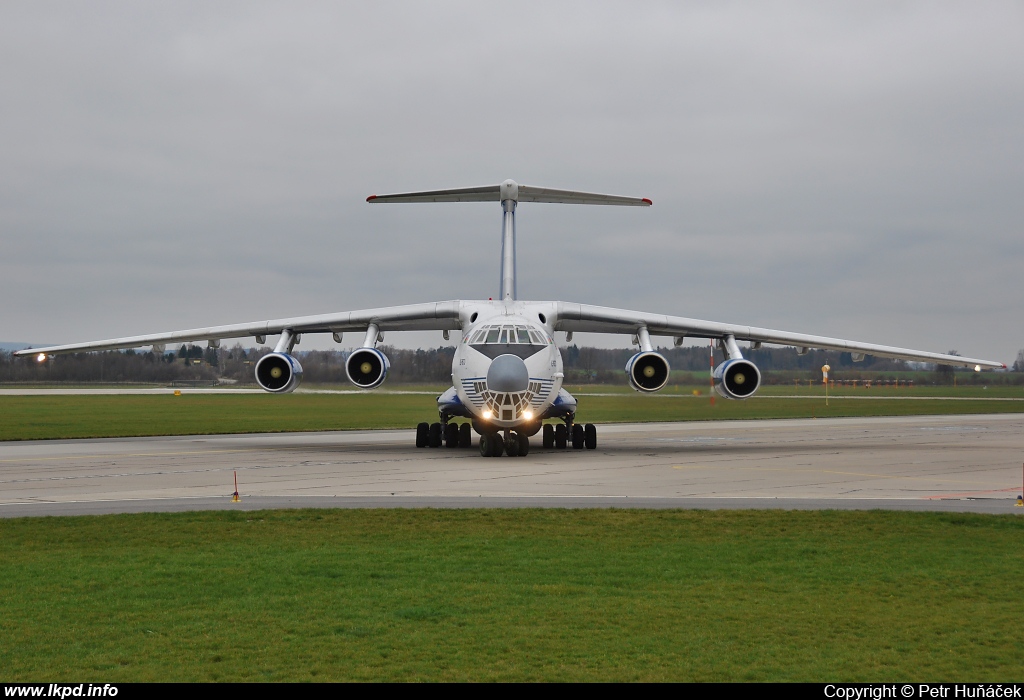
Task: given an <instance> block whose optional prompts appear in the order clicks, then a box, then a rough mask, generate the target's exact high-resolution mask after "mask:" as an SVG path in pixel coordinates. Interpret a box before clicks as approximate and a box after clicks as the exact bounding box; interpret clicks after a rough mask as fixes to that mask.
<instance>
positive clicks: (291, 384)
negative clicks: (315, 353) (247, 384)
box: [256, 352, 302, 394]
mask: <svg viewBox="0 0 1024 700" xmlns="http://www.w3.org/2000/svg"><path fill="white" fill-rule="evenodd" d="M301 380H302V365H300V364H299V361H298V360H296V359H295V358H294V357H292V356H291V355H287V354H285V353H283V352H272V353H270V354H269V355H264V356H263V357H261V358H260V361H259V362H257V363H256V383H257V384H259V385H260V388H262V389H263V390H264V391H269V392H272V393H274V394H287V393H289V392H291V391H295V387H297V386H298V385H299V382H300V381H301Z"/></svg>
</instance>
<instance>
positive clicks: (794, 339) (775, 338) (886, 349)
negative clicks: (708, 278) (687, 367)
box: [554, 301, 1006, 369]
mask: <svg viewBox="0 0 1024 700" xmlns="http://www.w3.org/2000/svg"><path fill="white" fill-rule="evenodd" d="M555 311H556V315H557V320H556V321H555V322H554V327H555V330H560V331H580V332H592V333H636V332H637V331H638V330H639V329H640V328H641V327H645V328H647V330H648V332H649V333H650V334H651V335H670V336H676V337H683V336H686V337H690V338H713V339H717V340H722V339H724V338H726V337H727V336H732V337H733V338H734V339H735V340H745V341H750V342H753V343H769V344H771V345H795V346H797V347H802V348H820V349H822V350H839V351H840V352H851V353H857V354H859V355H874V356H876V357H891V358H894V359H898V360H910V361H912V362H936V363H938V364H943V365H962V366H965V367H976V366H980V367H991V368H994V369H999V368H1003V369H1005V368H1006V365H1004V364H1003V363H1002V362H993V361H992V360H978V359H974V358H970V357H960V356H959V355H942V354H940V353H937V352H926V351H923V350H910V349H908V348H897V347H892V346H890V345H875V344H874V343H862V342H859V341H856V340H843V339H841V338H827V337H824V336H820V335H806V334H804V333H790V332H789V331H776V330H771V329H770V328H756V327H754V326H740V325H734V324H731V323H717V322H715V321H701V320H699V319H695V318H683V317H681V316H665V315H663V314H651V313H644V312H642V311H629V310H627V309H612V308H608V307H605V306H591V305H589V304H574V303H568V302H564V301H559V302H556V303H555Z"/></svg>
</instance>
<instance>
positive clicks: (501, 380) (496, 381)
mask: <svg viewBox="0 0 1024 700" xmlns="http://www.w3.org/2000/svg"><path fill="white" fill-rule="evenodd" d="M529 385H530V372H529V370H527V369H526V363H525V362H523V361H522V359H521V358H519V357H516V356H515V355H498V356H497V357H495V358H494V359H493V360H492V361H491V366H490V367H489V368H488V369H487V388H488V389H490V390H491V391H526V387H528V386H529Z"/></svg>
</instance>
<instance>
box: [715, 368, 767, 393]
mask: <svg viewBox="0 0 1024 700" xmlns="http://www.w3.org/2000/svg"><path fill="white" fill-rule="evenodd" d="M714 377H715V391H717V392H718V393H719V394H720V395H721V396H722V397H724V398H727V399H746V398H749V397H751V396H753V395H754V392H755V391H757V388H758V387H759V386H761V372H760V371H758V369H757V365H755V364H754V363H753V362H751V361H750V360H726V361H725V362H723V363H722V364H720V365H718V367H716V368H715V375H714Z"/></svg>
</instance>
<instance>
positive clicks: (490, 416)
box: [484, 411, 494, 420]
mask: <svg viewBox="0 0 1024 700" xmlns="http://www.w3.org/2000/svg"><path fill="white" fill-rule="evenodd" d="M493 416H494V414H493V413H491V412H490V411H484V420H490V419H491V418H492V417H493Z"/></svg>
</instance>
